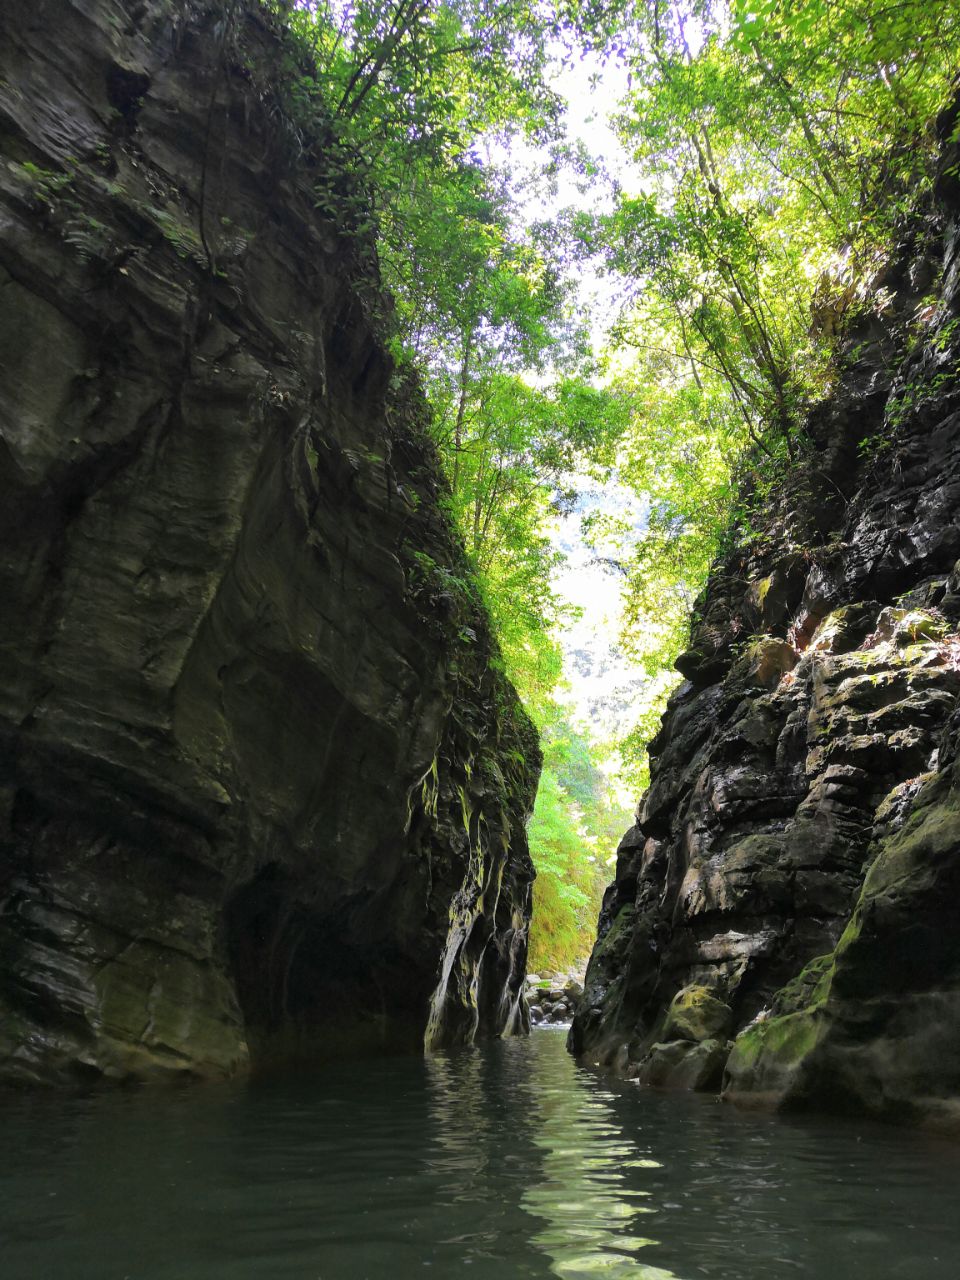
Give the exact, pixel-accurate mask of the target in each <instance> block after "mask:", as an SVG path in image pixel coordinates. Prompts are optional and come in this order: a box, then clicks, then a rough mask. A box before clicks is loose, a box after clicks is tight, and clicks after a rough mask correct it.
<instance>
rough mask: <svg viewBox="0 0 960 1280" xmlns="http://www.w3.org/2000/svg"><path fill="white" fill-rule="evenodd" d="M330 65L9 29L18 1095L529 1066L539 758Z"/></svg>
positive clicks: (4, 833)
mask: <svg viewBox="0 0 960 1280" xmlns="http://www.w3.org/2000/svg"><path fill="white" fill-rule="evenodd" d="M292 57H293V55H292V54H291V52H290V49H289V48H288V47H287V46H286V44H285V41H284V36H283V33H282V31H281V30H280V29H279V28H278V27H277V26H276V25H275V24H274V23H273V22H272V20H271V19H270V18H269V17H268V16H266V15H265V13H264V12H263V11H262V10H261V9H260V8H259V7H258V6H257V5H256V4H253V3H249V4H238V5H235V6H232V7H231V6H223V5H205V4H197V3H188V2H186V0H184V2H182V3H181V2H174V0H144V2H143V3H140V4H137V5H128V4H124V3H120V0H43V2H42V3H39V4H38V3H32V4H27V3H24V2H23V0H11V2H10V3H7V4H5V5H4V7H3V12H2V15H0V152H2V163H0V292H2V298H3V306H2V310H0V599H2V609H0V1081H7V1082H11V1081H12V1082H18V1083H25V1084H30V1083H50V1082H69V1081H76V1080H79V1081H86V1080H92V1081H96V1080H101V1079H110V1080H113V1079H116V1080H123V1079H145V1078H153V1077H166V1076H174V1077H176V1076H181V1075H184V1074H194V1075H202V1076H211V1077H220V1076H225V1075H230V1074H231V1073H234V1072H236V1071H239V1070H244V1069H246V1068H248V1067H249V1066H251V1065H252V1066H254V1067H266V1066H269V1065H271V1064H274V1063H279V1062H282V1061H289V1060H305V1059H306V1060H309V1059H311V1058H315V1057H319V1056H326V1055H328V1054H332V1053H338V1052H359V1051H363V1050H368V1049H417V1048H419V1047H421V1046H422V1045H423V1043H424V1041H425V1040H426V1043H427V1045H428V1047H430V1046H436V1045H446V1044H452V1043H458V1042H469V1041H470V1040H471V1039H472V1038H473V1037H474V1036H475V1035H497V1034H505V1033H509V1032H511V1031H520V1030H523V1029H524V1027H525V1020H526V1012H525V1008H524V1004H523V999H522V995H521V983H522V976H523V970H524V965H525V955H526V937H527V923H528V917H529V910H530V891H531V883H532V879H533V870H532V866H531V863H530V860H529V856H528V851H527V846H526V838H525V834H524V824H525V819H526V817H527V816H528V813H529V809H530V806H531V805H532V801H533V794H534V791H535V786H536V776H537V771H538V768H539V751H538V746H537V741H536V735H535V733H534V731H533V728H532V726H531V725H530V723H529V721H528V720H527V718H526V717H525V715H524V713H523V712H522V710H521V708H520V707H519V704H518V702H517V699H516V696H515V694H514V692H513V690H512V688H511V687H510V685H509V684H508V683H507V682H506V680H505V679H504V677H503V676H502V674H501V673H500V672H501V666H500V663H499V659H498V655H497V654H496V651H495V644H494V642H493V641H492V639H491V635H490V630H489V624H488V620H487V617H486V615H485V613H484V611H483V608H482V607H481V606H480V604H479V603H478V602H477V599H476V596H475V593H474V590H473V587H472V585H471V582H470V580H469V577H468V574H467V571H466V568H465V565H464V561H463V558H462V555H461V552H460V550H459V548H458V544H457V542H456V539H455V537H454V535H453V533H452V531H451V528H450V526H449V523H448V520H447V518H446V516H445V515H444V514H443V511H442V495H443V483H442V481H441V480H440V476H439V470H438V467H437V463H436V459H435V457H434V454H433V452H432V450H431V448H430V446H429V444H428V442H427V439H426V435H425V430H424V424H425V417H426V407H425V405H424V403H423V401H422V398H421V396H420V393H419V391H418V389H417V388H416V386H414V385H411V382H410V380H409V379H408V378H407V377H405V376H404V375H403V374H402V372H400V371H398V370H397V369H396V368H395V367H394V365H393V362H392V361H391V359H390V357H389V355H388V354H387V351H386V350H385V347H384V345H383V342H382V340H381V338H380V337H379V336H378V331H379V328H380V321H379V320H378V319H377V315H378V314H379V313H382V311H383V309H384V308H385V306H386V304H385V302H384V299H383V297H382V295H381V292H380V289H379V286H378V281H377V275H376V264H375V256H374V254H373V252H372V248H371V246H370V243H369V238H368V236H369V233H365V232H364V231H363V229H362V226H357V225H356V220H354V223H353V224H351V222H350V219H349V218H346V217H345V218H344V219H343V220H341V221H339V222H337V221H336V220H332V219H331V217H330V215H329V213H327V214H324V213H323V212H321V211H319V210H318V205H319V204H321V203H322V202H321V201H320V200H319V199H318V196H317V192H318V191H320V190H322V191H323V192H324V193H325V196H324V199H325V200H326V203H327V204H328V205H329V203H330V200H331V199H333V200H334V201H336V199H337V198H338V193H340V192H342V191H344V190H347V189H348V187H349V173H345V172H343V171H342V170H340V169H338V168H337V167H336V165H335V164H333V162H332V161H331V160H330V159H329V156H328V155H327V153H326V152H325V149H324V145H323V139H322V137H321V138H319V139H318V138H311V137H309V136H305V134H304V131H303V129H302V128H301V127H300V126H298V123H297V121H296V120H295V119H291V118H290V117H289V116H288V115H287V114H286V111H285V107H284V102H283V100H282V96H281V94H280V93H279V91H278V84H279V83H280V82H281V81H282V78H283V76H284V75H285V74H289V71H290V65H291V58H292ZM355 204H356V202H355V201H354V206H355Z"/></svg>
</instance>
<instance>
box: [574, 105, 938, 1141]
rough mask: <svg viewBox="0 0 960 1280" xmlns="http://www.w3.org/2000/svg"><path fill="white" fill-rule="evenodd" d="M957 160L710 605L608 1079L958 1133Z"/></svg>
mask: <svg viewBox="0 0 960 1280" xmlns="http://www.w3.org/2000/svg"><path fill="white" fill-rule="evenodd" d="M955 123H956V121H955V118H954V114H953V113H950V115H949V118H947V117H945V118H944V120H943V121H942V122H941V125H942V132H943V137H944V138H949V137H950V135H951V132H952V131H953V125H954V124H955ZM956 159H957V156H956V147H955V145H950V146H949V147H948V150H947V154H946V155H945V158H944V169H943V172H944V175H945V176H944V177H943V178H941V180H940V182H939V185H938V190H937V198H936V202H935V207H934V208H932V209H931V211H930V214H929V218H928V220H927V221H926V222H925V223H924V222H923V221H922V220H921V221H920V222H919V223H918V225H917V226H916V227H915V228H914V230H913V232H912V233H911V237H909V238H908V239H907V241H905V243H904V244H903V245H902V246H901V247H900V250H899V254H898V258H897V260H896V261H895V262H894V263H893V264H892V265H891V266H890V267H889V268H888V269H887V272H886V276H885V278H884V279H883V280H882V281H878V282H877V284H878V287H879V285H880V284H882V285H883V286H884V287H885V288H886V289H888V290H889V291H890V293H891V295H892V299H893V301H892V306H891V308H890V310H889V311H888V312H886V313H885V315H884V317H883V319H882V320H881V319H877V318H872V319H864V320H862V321H861V322H859V327H856V326H855V327H854V329H853V331H851V332H850V334H849V335H848V338H847V341H846V344H845V357H844V363H843V368H842V373H841V376H840V379H839V383H838V386H837V389H836V391H835V393H834V394H833V395H832V397H831V398H830V400H829V401H828V402H826V403H825V404H823V405H822V406H820V407H819V408H818V409H817V410H816V411H815V412H814V413H813V415H812V417H811V420H810V422H809V433H810V438H811V442H812V448H811V451H810V456H809V458H808V459H807V461H806V463H805V464H803V465H802V466H801V467H799V468H797V469H795V470H794V471H793V472H792V473H791V475H790V476H788V477H787V478H786V480H785V481H784V483H783V485H782V489H781V492H780V493H779V494H778V495H774V500H773V501H772V503H771V504H770V509H769V512H768V515H767V527H766V528H765V530H764V534H765V538H764V539H761V540H760V541H759V542H757V541H751V540H748V539H747V538H745V537H744V538H741V539H740V540H739V545H737V546H735V548H734V550H733V551H732V552H730V553H729V554H728V555H727V556H726V557H725V558H724V559H723V560H722V561H721V562H719V563H718V564H716V565H715V566H714V569H713V571H712V573H711V576H710V580H709V584H708V586H707V589H706V593H705V596H704V597H703V599H702V600H701V601H700V602H698V611H697V616H696V619H695V623H694V626H693V632H692V638H691V644H690V648H689V651H688V652H687V653H685V654H684V655H683V656H682V658H681V659H680V660H679V661H678V664H677V665H678V667H679V668H680V669H681V671H682V673H683V674H684V676H685V677H686V680H685V682H684V683H683V684H682V685H681V686H680V688H679V689H678V691H677V692H676V694H675V695H674V697H673V698H672V700H671V702H670V705H669V708H668V710H667V713H666V715H665V717H664V721H663V725H662V728H661V730H660V733H659V734H658V736H657V738H656V739H655V741H654V743H653V744H652V747H651V755H652V767H651V785H650V788H649V790H648V792H647V794H646V795H645V797H644V798H643V800H642V802H641V804H640V806H639V808H638V816H637V825H636V826H635V827H633V828H632V829H631V830H630V831H628V832H627V834H626V835H625V836H624V838H623V840H622V842H621V844H620V847H619V850H618V859H617V871H616V879H615V881H614V883H613V884H612V885H611V886H610V888H609V889H608V890H607V894H606V896H605V899H604V904H603V910H602V914H601V918H600V927H599V935H598V941H597V945H596V948H595V950H594V953H593V955H592V957H591V961H590V966H589V969H588V972H587V977H586V984H585V986H586V991H585V995H584V998H583V1000H582V1001H581V1003H580V1006H579V1009H578V1013H577V1016H576V1019H575V1021H574V1025H573V1030H572V1033H571V1045H572V1048H573V1049H574V1051H575V1052H576V1053H578V1054H580V1055H582V1057H583V1059H584V1060H585V1061H587V1062H591V1063H595V1064H598V1065H601V1066H604V1067H606V1068H608V1069H611V1070H615V1071H619V1072H620V1073H622V1074H626V1075H630V1076H635V1077H638V1078H639V1079H641V1080H645V1081H647V1082H648V1083H653V1084H657V1085H661V1086H667V1087H689V1088H707V1089H714V1088H717V1087H718V1086H719V1083H720V1072H721V1068H722V1066H723V1060H724V1059H726V1078H725V1081H726V1082H725V1096H726V1097H728V1098H730V1099H735V1100H737V1101H739V1102H746V1103H751V1102H753V1103H756V1102H763V1103H767V1104H773V1105H783V1106H800V1105H804V1106H809V1105H816V1106H820V1107H831V1106H840V1107H842V1108H844V1109H858V1110H862V1111H867V1112H870V1113H872V1114H875V1115H878V1116H882V1117H884V1118H890V1119H898V1120H906V1121H910V1122H916V1123H925V1124H931V1125H935V1126H938V1127H948V1128H955V1129H958V1130H960V1052H958V1050H960V943H958V939H960V892H958V890H960V881H958V875H960V793H958V790H957V788H958V786H960V783H958V775H957V764H956V759H957V741H958V735H957V731H956V726H957V724H958V719H957V711H956V707H957V696H958V693H960V632H958V623H960V590H958V583H960V564H958V556H960V380H958V359H960V267H958V264H960V234H958V228H957V217H958V213H960V199H958V191H957V187H956V182H955V181H954V180H953V179H952V178H950V177H949V175H950V174H951V173H952V172H953V170H954V169H955V166H956ZM931 278H933V279H935V281H936V283H935V285H934V286H932V287H933V288H934V289H935V290H936V298H935V305H933V306H930V298H929V296H928V295H927V294H926V293H925V294H924V297H925V298H926V303H925V306H926V307H929V309H927V310H925V309H924V308H921V307H919V303H920V300H921V294H920V289H919V285H918V283H917V282H919V281H921V280H924V281H929V280H930V279H931ZM927 287H928V288H929V287H930V286H929V285H928V286H927ZM920 314H922V315H924V316H925V317H926V319H925V320H923V321H920V320H918V319H917V316H918V315H920ZM865 440H868V441H870V440H872V445H870V447H866V448H864V447H862V443H861V442H863V441H865ZM707 1045H709V1046H710V1049H709V1051H707V1050H706V1049H705V1046H707ZM717 1046H720V1048H719V1049H718V1048H717ZM718 1055H719V1061H720V1066H719V1067H718V1065H717V1063H718ZM728 1055H729V1056H728ZM701 1068H702V1069H701Z"/></svg>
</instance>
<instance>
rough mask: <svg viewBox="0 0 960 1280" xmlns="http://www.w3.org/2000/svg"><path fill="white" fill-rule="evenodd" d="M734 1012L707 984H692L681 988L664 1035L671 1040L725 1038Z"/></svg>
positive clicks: (672, 1003)
mask: <svg viewBox="0 0 960 1280" xmlns="http://www.w3.org/2000/svg"><path fill="white" fill-rule="evenodd" d="M732 1021H733V1014H732V1013H731V1011H730V1007H729V1005H726V1004H724V1003H723V1001H722V1000H718V999H717V998H716V996H715V995H713V993H712V992H711V991H710V990H708V988H707V987H702V986H689V987H684V988H683V990H682V991H678V992H677V994H676V995H675V996H674V997H673V1000H672V1001H671V1004H670V1008H669V1009H668V1011H667V1020H666V1023H665V1024H664V1028H663V1033H662V1038H663V1040H665V1041H670V1040H693V1041H704V1040H715V1039H717V1038H719V1039H721V1040H722V1039H724V1038H725V1037H726V1035H727V1034H728V1032H729V1030H730V1026H731V1023H732Z"/></svg>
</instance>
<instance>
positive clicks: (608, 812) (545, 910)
mask: <svg viewBox="0 0 960 1280" xmlns="http://www.w3.org/2000/svg"><path fill="white" fill-rule="evenodd" d="M543 748H544V766H543V773H542V775H541V780H540V790H539V792H538V793H537V806H536V809H535V811H534V815H533V818H532V820H531V822H530V829H529V836H530V846H531V850H532V851H533V855H534V860H535V863H536V867H537V879H536V882H535V883H534V888H533V899H534V912H533V923H532V925H531V930H530V957H529V964H530V967H531V968H532V969H534V970H538V971H541V972H542V971H543V970H544V969H565V968H567V967H569V966H570V965H572V964H574V963H576V962H577V961H579V960H582V959H583V958H584V955H585V954H586V952H587V950H588V949H589V947H590V944H591V942H592V939H593V930H594V928H595V926H596V920H597V913H598V911H599V908H600V899H601V897H602V895H603V889H604V885H605V883H606V880H607V879H608V876H609V870H608V867H607V866H606V863H607V861H608V857H609V853H610V850H611V849H613V848H615V847H616V843H617V840H618V839H619V837H620V834H621V833H622V831H623V829H624V827H626V826H627V825H628V823H629V815H628V814H626V813H624V812H623V811H622V810H620V809H618V808H617V807H616V806H615V805H612V804H611V803H610V802H609V799H608V795H609V792H608V786H607V783H606V780H605V779H604V778H603V776H602V774H601V773H600V771H599V770H598V769H597V767H596V765H595V763H594V761H593V749H592V747H591V744H590V743H589V742H588V740H587V739H586V738H585V737H584V736H583V735H582V734H580V733H578V732H577V731H576V730H575V729H573V728H572V727H571V726H570V724H569V723H568V722H567V721H566V720H564V719H563V718H562V716H561V715H560V714H558V713H557V712H554V716H553V719H552V721H551V723H550V724H549V725H547V726H546V727H545V728H544V730H543Z"/></svg>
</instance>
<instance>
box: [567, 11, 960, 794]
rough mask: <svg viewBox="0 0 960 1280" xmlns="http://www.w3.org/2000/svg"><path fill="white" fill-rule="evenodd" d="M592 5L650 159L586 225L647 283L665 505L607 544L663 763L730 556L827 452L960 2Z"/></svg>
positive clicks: (633, 433) (632, 469)
mask: <svg viewBox="0 0 960 1280" xmlns="http://www.w3.org/2000/svg"><path fill="white" fill-rule="evenodd" d="M570 12H571V13H572V14H574V15H576V16H577V18H578V20H579V21H581V22H582V23H583V25H584V27H585V29H586V31H587V33H588V38H589V39H590V40H591V41H592V43H593V44H594V46H595V47H598V48H603V49H607V50H609V51H612V52H613V53H615V54H616V55H617V56H618V57H619V58H620V59H621V60H622V61H624V62H625V63H626V64H627V65H628V67H629V69H630V74H631V81H632V87H631V90H630V93H629V94H628V96H627V99H626V100H625V101H624V102H623V104H622V106H621V112H620V116H619V122H618V123H619V131H620V136H621V138H622V140H623V143H624V145H625V147H626V148H627V149H628V152H629V154H630V156H631V159H632V162H633V170H632V172H631V174H630V176H629V179H627V180H625V183H624V185H623V186H622V187H621V189H620V190H619V191H618V194H617V199H616V205H615V208H614V210H613V212H612V213H610V214H609V215H605V216H603V217H596V218H593V219H590V218H587V217H581V218H580V219H579V223H578V227H579V233H580V235H581V237H582V239H583V242H584V246H585V248H586V249H588V250H590V251H593V252H597V253H599V254H601V255H603V256H604V257H605V260H606V262H607V265H608V268H609V269H610V270H611V271H614V272H617V273H619V274H621V275H622V276H623V277H625V278H626V279H627V280H628V281H629V282H632V300H631V303H630V305H629V306H628V308H627V309H626V311H625V314H624V316H623V318H622V320H621V323H620V325H619V327H618V329H617V330H616V332H615V334H614V340H615V342H616V343H617V344H618V345H619V347H620V349H621V352H622V354H621V356H620V360H621V364H623V365H626V367H627V368H628V371H629V372H628V374H627V381H628V383H629V384H630V389H631V393H632V394H633V396H634V398H635V404H636V408H635V417H634V423H633V425H632V427H631V429H630V430H629V431H627V432H626V434H625V440H626V445H625V451H624V453H625V457H624V461H623V472H624V478H625V479H626V480H627V482H628V483H630V484H632V485H633V486H634V487H635V488H636V489H637V490H638V491H639V492H644V493H647V494H649V496H650V503H651V505H650V520H649V525H648V527H647V529H646V530H645V532H644V534H643V535H642V536H641V537H640V539H639V540H637V541H635V540H634V537H633V534H632V533H631V534H630V535H629V536H628V537H627V538H626V539H623V538H621V545H620V547H619V549H618V550H616V551H614V552H613V553H610V551H609V548H608V556H609V555H611V554H612V555H613V557H614V558H618V559H619V560H620V562H621V564H622V567H623V569H624V572H625V574H626V593H627V606H626V609H625V615H624V619H625V625H624V643H625V645H626V646H627V647H628V648H629V649H631V650H632V652H633V653H634V654H635V655H636V656H637V657H638V658H639V659H640V660H641V661H642V662H643V663H644V665H645V667H646V668H647V670H648V672H649V673H650V674H651V677H653V679H652V683H651V685H650V686H649V696H648V699H647V701H646V704H645V705H644V707H642V708H641V710H640V717H639V721H640V723H639V724H638V728H637V730H636V731H635V732H634V733H633V734H632V735H631V737H630V739H629V740H628V741H627V742H626V743H625V744H623V750H624V754H625V757H626V759H627V760H628V763H630V764H631V767H632V770H633V777H634V778H635V779H637V780H641V781H642V779H643V777H645V769H646V766H645V759H644V752H643V750H642V738H643V737H644V736H645V735H647V734H648V733H649V732H650V730H651V729H652V728H653V727H654V726H655V721H656V719H657V717H658V714H659V709H660V708H661V707H662V705H663V702H664V699H665V697H666V695H667V692H668V691H669V687H670V685H671V683H672V682H671V679H670V678H669V677H667V676H665V675H664V674H663V673H664V672H665V670H666V669H667V668H668V667H669V666H670V665H672V662H673V660H674V658H675V657H676V655H677V653H678V652H679V650H680V649H681V648H682V647H683V645H684V642H685V638H686V629H687V628H686V619H687V617H688V615H689V612H690V609H691V606H692V603H693V600H694V599H695V597H696V595H697V594H698V592H699V590H700V589H701V587H702V586H703V584H704V581H705V578H706V574H707V571H708V568H709V565H710V563H711V560H712V558H713V556H714V555H715V554H716V553H717V552H718V551H720V550H722V549H723V547H724V545H725V544H726V543H727V542H728V541H729V539H730V538H731V537H736V539H737V540H739V541H740V542H741V543H744V542H751V541H754V542H757V541H759V540H760V539H761V538H762V536H763V528H764V519H765V503H766V498H767V495H768V494H769V493H770V491H771V486H773V485H776V484H778V483H779V482H780V481H781V480H782V478H783V476H784V474H785V472H786V470H788V469H790V468H794V469H799V468H802V467H803V466H805V465H807V466H812V465H815V460H813V459H811V458H810V457H809V444H808V441H807V440H806V438H805V435H804V422H805V420H806V416H807V413H808V410H809V408H810V407H811V405H812V404H814V403H815V402H816V401H817V400H818V399H820V398H821V397H823V396H824V395H825V394H826V393H828V392H829V390H830V386H831V383H832V381H833V378H834V376H835V374H834V366H833V357H834V352H835V347H836V344H837V341H838V339H839V338H841V337H842V334H843V331H844V326H845V325H846V324H847V323H848V321H849V320H850V318H851V317H853V316H854V315H856V314H858V313H862V312H863V311H864V310H865V309H867V308H872V309H874V310H876V311H877V312H880V311H882V310H883V308H884V307H885V306H886V304H887V302H888V295H887V294H886V293H885V291H884V290H883V289H881V288H876V287H875V286H874V283H873V282H874V280H875V278H876V274H877V270H878V268H879V267H880V266H881V264H882V263H883V261H884V259H885V257H886V256H887V255H888V253H889V246H890V243H891V240H892V239H893V237H894V236H895V235H896V234H897V231H898V228H900V227H901V226H902V224H903V222H904V219H906V218H908V217H911V216H916V211H917V210H918V209H920V208H922V207H923V203H924V200H925V199H926V194H927V192H928V190H929V185H930V180H931V176H932V173H933V164H932V158H933V155H934V152H935V144H936V140H935V137H934V130H933V121H934V118H935V116H936V114H937V112H938V111H939V110H940V109H941V108H942V107H943V105H944V104H945V102H946V101H948V99H949V96H950V94H951V92H952V82H953V78H954V76H955V74H956V69H957V55H956V48H957V36H958V33H960V3H958V0H948V2H947V3H943V4H937V5H930V4H928V3H927V2H926V0H902V2H901V3H897V4H895V5H888V4H886V3H883V2H882V0H852V2H851V3H849V4H843V5H839V4H832V3H827V2H826V0H796V2H791V3H786V2H785V0H731V2H729V3H728V2H727V0H642V2H638V3H632V2H629V0H627V2H625V3H624V2H619V3H618V2H617V0H614V3H613V4H604V5H602V6H600V5H596V4H592V3H589V0H588V2H587V3H585V4H579V3H577V2H576V0H573V2H572V3H571V5H570ZM627 182H629V185H626V184H627ZM880 446H882V442H880V441H875V440H872V441H869V442H865V448H866V447H868V448H870V449H871V450H872V451H876V450H877V448H878V447H880ZM735 481H736V483H735ZM738 495H739V496H738ZM594 534H595V536H598V537H604V536H606V537H607V538H608V541H609V537H610V531H609V530H602V529H601V530H595V531H594ZM800 536H801V535H800V534H799V533H798V537H800Z"/></svg>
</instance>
